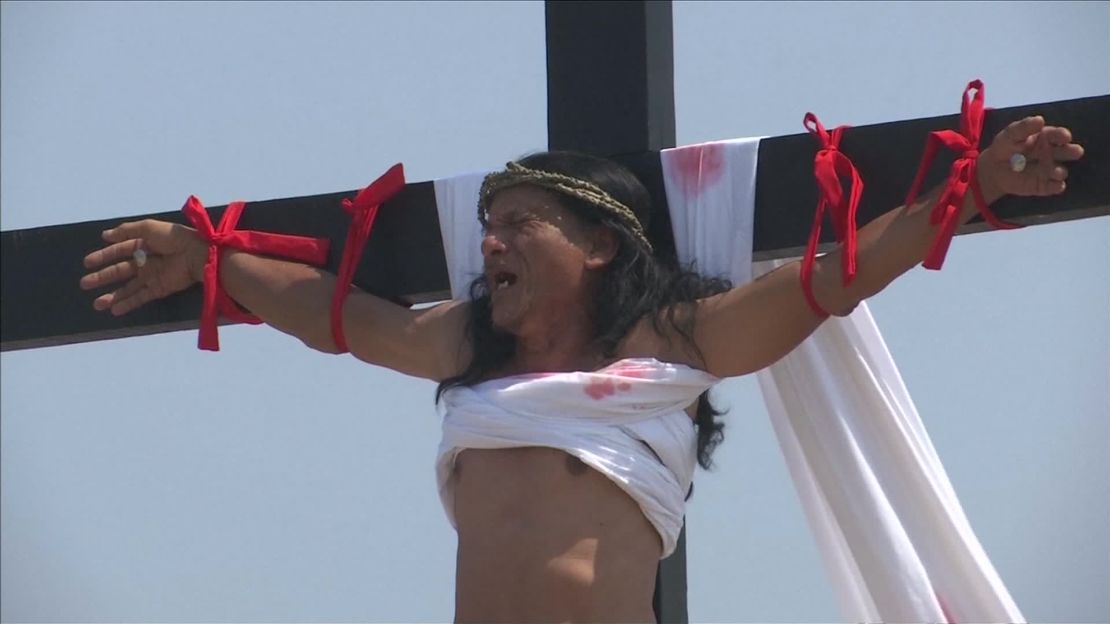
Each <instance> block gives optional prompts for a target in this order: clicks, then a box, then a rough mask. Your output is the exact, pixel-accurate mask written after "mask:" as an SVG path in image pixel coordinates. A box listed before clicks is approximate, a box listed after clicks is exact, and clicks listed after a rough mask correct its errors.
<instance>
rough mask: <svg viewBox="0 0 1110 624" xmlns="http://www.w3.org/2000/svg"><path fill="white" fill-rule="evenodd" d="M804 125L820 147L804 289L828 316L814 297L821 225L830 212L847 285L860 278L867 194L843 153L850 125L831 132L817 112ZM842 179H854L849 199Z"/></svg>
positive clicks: (814, 305)
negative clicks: (860, 213)
mask: <svg viewBox="0 0 1110 624" xmlns="http://www.w3.org/2000/svg"><path fill="white" fill-rule="evenodd" d="M802 123H803V125H804V126H805V127H806V130H809V133H810V134H812V135H813V136H814V137H815V138H816V139H817V142H818V144H819V145H820V147H819V148H818V150H817V155H816V156H815V157H814V159H813V177H814V178H815V179H816V180H817V213H816V214H815V215H814V217H813V227H812V228H811V229H810V231H809V242H808V244H807V245H806V255H805V258H803V260H802V290H803V291H804V292H805V296H806V301H807V302H808V303H809V307H810V308H812V309H813V311H814V312H816V313H817V314H818V315H820V316H828V315H829V313H828V312H827V311H825V309H824V308H822V307H821V305H820V304H819V303H817V298H816V297H815V296H814V295H813V265H814V263H815V262H816V259H817V244H818V243H819V242H820V239H821V223H822V220H823V219H824V216H825V210H826V209H827V210H828V211H829V212H830V213H831V215H830V216H831V218H832V224H833V232H834V233H835V235H836V241H837V242H838V243H843V245H844V253H843V255H842V256H841V267H842V271H841V273H842V275H843V283H844V285H845V286H847V285H848V284H850V283H852V280H853V279H855V277H856V212H857V210H858V209H859V201H860V197H861V196H862V195H863V180H862V179H861V178H860V175H859V171H858V170H857V169H856V166H855V165H854V164H853V163H852V159H850V158H848V156H846V155H845V154H844V153H843V152H841V151H840V139H841V137H843V136H844V131H845V130H847V129H848V127H849V126H838V127H836V128H834V129H833V131H832V132H828V131H826V130H825V126H823V125H821V122H820V120H818V119H817V115H814V114H813V113H806V116H805V118H804V120H803V121H802ZM841 177H849V178H851V180H852V185H851V187H850V189H849V191H848V195H847V196H845V194H844V189H843V188H842V187H841V184H840V179H841Z"/></svg>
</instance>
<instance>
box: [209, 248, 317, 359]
mask: <svg viewBox="0 0 1110 624" xmlns="http://www.w3.org/2000/svg"><path fill="white" fill-rule="evenodd" d="M220 283H221V285H222V286H223V287H224V289H225V290H227V294H228V295H229V296H231V298H232V299H234V300H235V301H236V302H238V303H239V304H240V305H242V306H243V307H245V308H247V309H248V310H249V311H250V312H251V313H253V314H255V315H256V316H258V317H259V318H261V319H262V320H263V321H265V322H266V323H267V324H268V325H271V326H273V327H274V328H276V329H278V330H280V331H282V332H284V333H286V334H290V335H292V336H294V337H296V338H299V339H300V340H301V341H302V342H304V343H305V344H306V345H308V346H309V347H312V348H313V349H317V350H320V351H325V352H330V351H333V350H334V348H335V342H334V340H333V339H332V337H331V316H330V314H331V312H330V310H331V297H332V293H333V292H334V291H335V276H334V275H332V274H330V273H327V272H326V271H323V270H320V269H316V268H313V267H310V266H306V265H303V264H298V263H295V262H287V261H285V260H278V259H275V258H266V257H261V256H255V255H252V254H249V253H246V252H242V251H237V250H234V249H228V250H225V251H223V253H222V255H221V256H220Z"/></svg>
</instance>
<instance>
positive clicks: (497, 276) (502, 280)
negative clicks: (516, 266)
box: [491, 271, 516, 292]
mask: <svg viewBox="0 0 1110 624" xmlns="http://www.w3.org/2000/svg"><path fill="white" fill-rule="evenodd" d="M491 281H492V282H493V291H494V292H497V291H499V290H505V289H506V288H508V287H509V286H512V285H513V284H515V283H516V274H515V273H510V272H509V271H497V272H496V273H494V274H493V276H492V278H491Z"/></svg>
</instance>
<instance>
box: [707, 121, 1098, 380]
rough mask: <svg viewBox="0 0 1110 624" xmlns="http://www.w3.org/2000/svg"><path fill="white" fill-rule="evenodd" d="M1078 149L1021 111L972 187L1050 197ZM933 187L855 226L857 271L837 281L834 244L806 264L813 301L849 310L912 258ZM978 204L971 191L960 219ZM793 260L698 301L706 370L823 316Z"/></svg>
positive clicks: (767, 359)
mask: <svg viewBox="0 0 1110 624" xmlns="http://www.w3.org/2000/svg"><path fill="white" fill-rule="evenodd" d="M1019 152H1020V153H1023V154H1024V155H1025V156H1026V157H1027V159H1028V160H1029V161H1030V164H1029V166H1028V167H1027V168H1026V169H1025V170H1024V171H1022V172H1014V171H1011V169H1010V165H1009V159H1010V156H1011V155H1013V154H1014V153H1019ZM1082 155H1083V148H1082V147H1080V146H1079V145H1077V144H1074V143H1071V133H1070V132H1069V131H1068V130H1067V129H1066V128H1059V127H1046V126H1045V122H1044V119H1043V118H1041V117H1027V118H1025V119H1023V120H1020V121H1017V122H1014V123H1013V124H1010V125H1009V126H1007V127H1006V128H1005V129H1004V130H1003V131H1002V132H1000V133H999V134H998V136H996V137H995V139H994V141H993V142H992V143H991V146H990V147H989V148H987V149H986V150H984V151H983V152H982V153H981V154H980V155H979V158H978V164H977V167H976V172H977V178H978V181H979V185H980V187H981V188H982V192H983V196H984V198H985V199H986V201H987V202H988V203H992V202H994V201H996V200H997V199H998V198H1000V197H1002V196H1003V195H1006V194H1013V195H1036V196H1049V195H1057V194H1059V193H1062V192H1063V191H1064V189H1065V188H1066V182H1065V180H1066V178H1067V170H1066V169H1065V168H1064V167H1063V166H1062V165H1060V163H1063V162H1068V161H1072V160H1076V159H1078V158H1080V157H1081V156H1082ZM940 192H941V189H939V188H938V189H935V190H934V191H932V192H930V193H927V194H925V195H923V196H921V197H919V198H918V199H916V200H915V201H914V202H913V204H912V205H908V206H900V207H898V208H896V209H894V210H892V211H890V212H888V213H886V214H884V215H883V216H881V217H879V218H877V219H875V220H873V221H871V222H870V223H868V224H867V225H866V226H864V227H863V228H861V229H860V231H859V233H858V235H857V236H858V238H857V245H858V252H857V271H856V276H855V279H854V280H853V281H852V283H851V284H850V285H848V286H844V285H843V280H842V272H841V258H840V255H841V253H843V250H842V248H841V247H838V248H837V249H835V250H834V251H832V252H830V253H828V254H826V255H824V256H822V257H820V258H818V260H817V262H816V263H815V267H814V271H813V278H812V284H813V294H814V297H815V299H816V300H817V303H818V304H819V305H820V306H821V307H822V308H824V309H825V310H828V311H829V312H830V313H832V314H835V315H846V314H848V313H850V312H851V311H852V310H853V309H854V308H855V307H856V306H857V305H858V304H859V302H860V301H862V300H864V299H866V298H867V297H870V296H872V295H874V294H876V293H878V292H879V291H881V290H882V289H883V288H885V287H886V286H887V285H888V284H890V283H891V282H892V281H894V279H895V278H897V277H898V276H899V275H902V274H903V273H905V272H906V271H908V270H910V269H911V268H913V267H914V266H916V265H917V264H919V263H920V262H921V261H922V260H923V259H924V258H925V255H926V252H927V251H928V249H929V246H930V244H931V243H932V241H933V239H934V238H935V237H936V235H937V230H938V227H939V226H937V225H934V224H932V223H930V212H931V210H932V208H933V205H934V204H936V202H937V199H938V197H939V195H940ZM976 213H977V209H976V206H975V203H974V200H973V198H972V193H971V192H970V191H969V192H968V193H967V196H966V197H965V200H964V205H963V207H962V211H961V214H960V223H964V222H966V221H967V220H969V219H971V217H972V216H974V215H975V214H976ZM800 271H801V264H800V263H799V262H793V263H790V264H788V265H786V266H783V267H780V268H779V269H777V270H775V271H772V272H770V273H768V274H766V275H764V276H762V277H760V278H759V279H756V280H754V281H753V282H751V283H748V284H745V285H743V286H740V287H738V288H734V289H732V290H730V291H728V292H725V293H722V294H720V295H716V296H714V297H709V298H707V299H704V300H701V301H699V302H698V305H697V309H696V312H695V325H694V341H695V343H696V344H697V346H698V348H699V349H700V350H701V355H702V358H703V361H702V362H697V364H700V365H701V366H702V367H703V368H704V369H705V370H706V371H708V372H710V373H712V374H714V375H717V376H719V377H730V376H738V375H745V374H748V373H752V372H755V371H758V370H760V369H762V368H765V367H767V366H770V365H771V364H773V363H775V362H776V361H778V360H779V359H780V358H782V357H783V356H785V355H786V354H787V353H789V352H790V351H792V350H793V349H794V348H795V347H797V346H798V345H799V344H801V342H802V341H803V340H805V339H806V337H808V336H809V335H810V334H811V333H813V331H814V330H815V329H816V328H817V327H818V326H819V325H820V324H821V322H822V321H823V320H824V319H825V317H824V316H822V315H819V314H817V313H816V312H815V311H814V310H813V309H812V308H811V307H810V306H809V304H808V303H807V301H806V298H805V293H804V291H803V289H802V284H801V278H800Z"/></svg>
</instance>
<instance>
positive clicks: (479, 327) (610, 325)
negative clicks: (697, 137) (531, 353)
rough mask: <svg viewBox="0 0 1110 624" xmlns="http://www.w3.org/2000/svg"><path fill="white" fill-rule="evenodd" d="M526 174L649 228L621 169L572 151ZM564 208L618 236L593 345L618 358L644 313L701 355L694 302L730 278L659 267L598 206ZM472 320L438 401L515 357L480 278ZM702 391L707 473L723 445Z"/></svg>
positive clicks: (644, 204) (551, 156) (548, 156)
mask: <svg viewBox="0 0 1110 624" xmlns="http://www.w3.org/2000/svg"><path fill="white" fill-rule="evenodd" d="M519 162H520V164H522V165H524V166H525V167H528V168H530V169H537V170H540V171H548V172H552V173H561V174H563V175H568V176H572V177H575V178H578V179H581V180H586V181H589V182H592V183H594V184H596V185H597V186H599V187H601V188H602V189H604V190H605V191H606V192H607V193H609V194H610V195H612V196H613V197H614V198H615V199H616V200H617V201H620V202H621V203H623V204H624V205H626V206H628V207H629V208H631V209H632V210H633V212H635V213H636V217H637V218H638V219H639V221H640V223H641V224H642V225H643V226H644V229H645V230H647V227H648V220H649V218H650V214H651V197H650V195H649V194H648V191H647V189H646V188H644V185H643V183H641V182H640V180H639V179H637V178H636V176H635V174H633V173H632V172H631V171H629V170H628V169H626V168H625V167H623V166H621V165H619V164H617V163H615V162H612V161H610V160H606V159H603V158H597V157H595V156H589V155H586V154H578V153H574V152H541V153H538V154H533V155H531V156H528V157H526V158H524V159H522V160H520V161H519ZM559 198H560V200H561V201H562V203H563V205H564V206H566V207H567V208H568V209H569V210H571V211H573V212H574V213H575V214H576V215H578V217H580V218H581V219H583V220H585V221H586V222H588V223H595V224H602V225H604V226H606V227H608V228H611V229H612V230H614V231H615V232H617V234H618V235H619V238H620V246H619V249H618V251H617V254H616V256H615V257H614V258H613V260H612V262H610V263H609V264H608V266H607V267H606V269H605V270H604V273H603V274H602V275H601V279H600V283H599V284H598V289H599V292H604V293H605V295H606V296H604V297H595V298H594V301H593V304H594V308H593V310H592V312H593V320H594V328H595V332H596V333H595V337H594V340H595V344H596V345H597V347H598V348H599V350H600V351H601V353H602V356H603V357H605V358H613V357H616V350H617V347H618V346H619V344H620V342H621V340H622V339H623V338H624V337H625V335H627V334H628V332H629V330H631V329H632V327H633V326H634V325H635V324H636V323H637V322H638V321H640V319H642V318H644V317H645V316H647V317H648V318H650V319H651V321H652V325H653V327H654V328H655V331H656V332H658V333H659V334H661V335H662V334H663V333H664V325H666V326H669V327H670V328H672V329H674V330H676V331H677V333H678V334H679V335H680V336H682V338H683V339H684V340H685V341H686V345H685V346H686V347H687V348H689V349H690V351H691V353H694V354H695V355H697V357H699V358H700V357H701V353H700V351H699V350H698V348H697V345H696V344H694V339H693V329H694V327H693V325H694V315H693V314H692V313H691V312H692V306H691V304H692V302H694V301H695V300H697V299H700V298H703V297H708V296H710V295H715V294H717V293H721V292H724V291H726V290H728V289H729V288H730V287H731V284H730V283H729V282H728V280H725V279H719V278H707V277H703V276H701V275H699V274H698V273H697V272H696V271H694V270H692V269H690V268H682V267H679V266H677V265H671V264H669V263H663V262H660V261H659V260H657V259H656V258H655V257H654V256H653V255H652V254H651V252H650V251H649V250H648V249H647V248H646V247H644V245H643V244H642V243H640V242H639V241H638V240H637V239H636V236H635V235H634V234H633V233H632V231H631V230H630V229H629V228H628V226H627V225H625V224H624V223H622V222H621V220H620V219H619V218H617V217H614V216H612V215H610V214H608V213H606V212H605V211H603V210H602V209H600V208H597V207H596V206H594V205H592V204H590V203H588V202H585V201H583V200H579V199H577V198H574V197H570V196H566V195H559ZM470 298H471V305H470V312H469V314H470V318H469V319H468V323H467V334H468V337H469V339H470V344H471V347H472V349H473V357H472V358H471V360H470V363H469V364H468V365H467V367H466V369H465V370H464V371H462V372H461V373H459V374H458V375H455V376H454V377H449V378H447V379H444V380H443V381H441V382H440V384H439V387H438V388H437V389H436V400H437V401H438V400H439V398H440V396H442V394H443V393H444V392H445V391H446V390H447V389H449V388H453V387H455V386H469V385H473V384H476V383H478V382H480V381H483V380H485V379H486V377H487V376H488V375H489V374H490V373H492V372H493V371H495V370H497V369H499V368H502V367H504V366H505V365H506V364H507V363H508V362H509V361H510V360H511V359H512V357H513V353H514V349H515V346H516V345H515V338H514V337H513V336H512V335H511V334H508V333H505V332H501V331H498V330H497V329H495V328H494V326H493V321H492V312H491V309H490V294H489V288H488V284H487V283H486V279H485V277H484V276H481V277H478V278H477V279H475V280H474V281H473V282H472V283H471V284H470ZM722 414H723V412H722V411H719V410H717V409H716V408H715V407H714V406H713V404H712V403H711V402H710V399H709V392H708V391H706V392H704V393H702V395H701V396H699V397H698V404H697V412H696V415H695V419H694V424H695V425H696V427H697V432H698V451H697V452H698V464H699V465H701V467H702V468H705V469H709V468H710V467H712V465H713V462H712V459H711V456H712V454H713V451H714V449H716V448H717V445H718V444H720V443H721V442H722V441H723V440H724V437H725V436H724V423H722V422H721V421H720V420H719V419H718V417H719V416H721V415H722Z"/></svg>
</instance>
